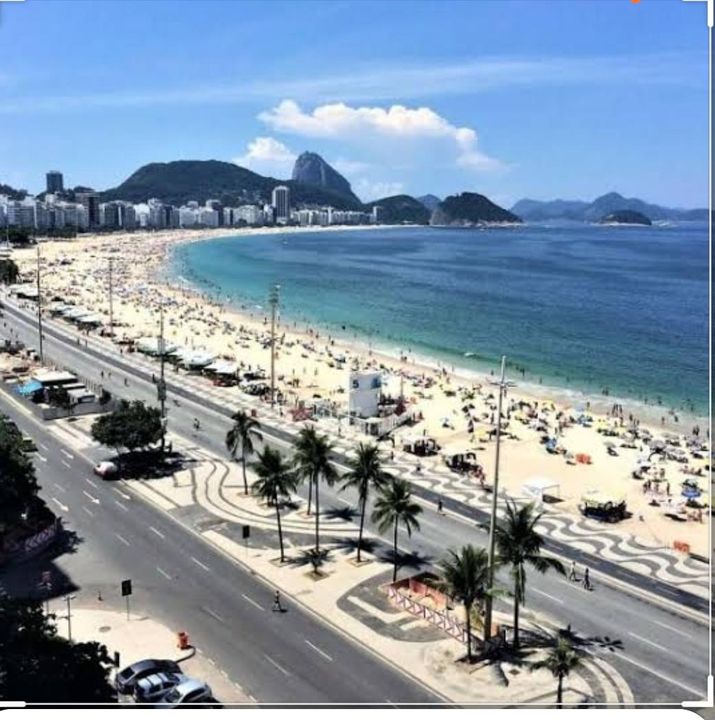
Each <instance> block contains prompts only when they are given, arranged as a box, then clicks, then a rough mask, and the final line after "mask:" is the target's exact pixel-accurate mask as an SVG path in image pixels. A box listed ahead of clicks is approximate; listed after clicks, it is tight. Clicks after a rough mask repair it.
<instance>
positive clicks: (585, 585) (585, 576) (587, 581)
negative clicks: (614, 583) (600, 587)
mask: <svg viewBox="0 0 715 720" xmlns="http://www.w3.org/2000/svg"><path fill="white" fill-rule="evenodd" d="M583 588H584V590H590V589H591V578H590V577H589V574H588V568H586V569H585V570H584V571H583Z"/></svg>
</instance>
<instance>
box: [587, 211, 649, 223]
mask: <svg viewBox="0 0 715 720" xmlns="http://www.w3.org/2000/svg"><path fill="white" fill-rule="evenodd" d="M598 222H599V223H600V224H601V225H652V224H653V223H652V222H651V219H650V218H649V217H646V216H645V215H644V214H643V213H639V212H637V211H636V210H617V211H616V212H612V213H608V215H604V216H603V217H602V218H601V219H600V220H599V221H598Z"/></svg>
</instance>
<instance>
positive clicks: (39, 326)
mask: <svg viewBox="0 0 715 720" xmlns="http://www.w3.org/2000/svg"><path fill="white" fill-rule="evenodd" d="M35 242H36V244H37V332H38V334H39V336H40V362H44V360H45V356H44V354H43V352H42V290H41V288H40V243H38V242H37V238H35Z"/></svg>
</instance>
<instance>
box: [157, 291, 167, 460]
mask: <svg viewBox="0 0 715 720" xmlns="http://www.w3.org/2000/svg"><path fill="white" fill-rule="evenodd" d="M158 349H159V384H158V386H157V396H158V398H159V407H160V408H161V424H162V433H161V454H162V455H163V454H164V447H165V445H166V382H165V381H164V355H165V353H164V350H165V345H164V304H163V303H160V304H159V348H158Z"/></svg>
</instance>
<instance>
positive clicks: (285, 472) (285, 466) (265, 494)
mask: <svg viewBox="0 0 715 720" xmlns="http://www.w3.org/2000/svg"><path fill="white" fill-rule="evenodd" d="M253 469H254V470H255V471H256V474H257V475H258V479H257V480H256V482H254V483H253V492H254V493H255V494H256V495H258V496H259V497H261V498H263V499H264V500H265V501H266V502H267V503H268V504H269V505H270V504H271V503H272V504H273V505H275V508H276V520H277V521H278V540H279V542H280V546H281V562H285V553H284V552H283V528H282V527H281V506H280V501H281V499H282V498H286V497H289V496H290V493H292V492H295V489H296V486H297V484H298V481H297V478H296V476H295V473H294V472H292V470H291V466H290V464H289V463H288V462H287V461H286V460H284V458H283V456H282V455H281V454H280V452H279V451H278V450H273V449H272V448H270V447H265V448H264V449H263V452H261V453H258V460H257V461H256V462H255V463H253Z"/></svg>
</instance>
